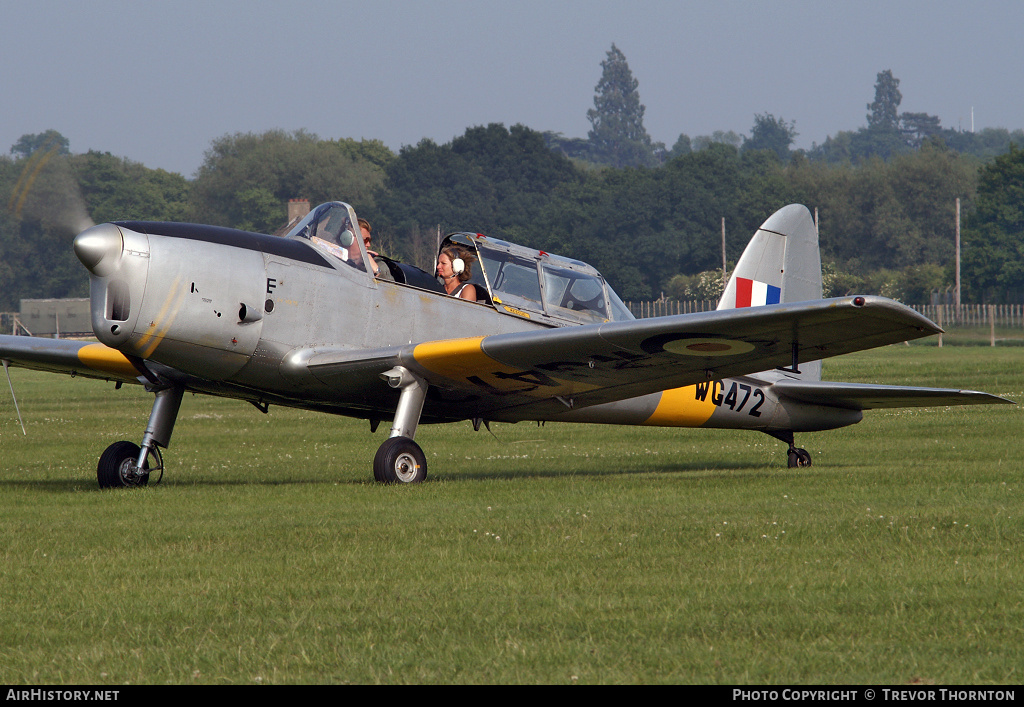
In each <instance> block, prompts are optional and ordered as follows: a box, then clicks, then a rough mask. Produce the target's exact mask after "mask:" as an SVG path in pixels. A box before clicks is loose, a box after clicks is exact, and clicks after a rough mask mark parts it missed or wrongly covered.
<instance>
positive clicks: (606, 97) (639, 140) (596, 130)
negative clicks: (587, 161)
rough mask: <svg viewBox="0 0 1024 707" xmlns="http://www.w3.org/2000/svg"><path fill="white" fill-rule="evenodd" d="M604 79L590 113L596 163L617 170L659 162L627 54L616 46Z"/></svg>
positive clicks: (604, 64) (605, 64) (604, 68)
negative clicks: (645, 121)
mask: <svg viewBox="0 0 1024 707" xmlns="http://www.w3.org/2000/svg"><path fill="white" fill-rule="evenodd" d="M601 68H602V73H601V80H600V81H599V82H598V83H597V86H596V87H595V89H594V90H595V91H596V93H595V95H594V107H593V108H592V109H590V110H588V111H587V120H589V121H590V124H591V126H593V127H592V128H591V130H590V132H589V133H588V134H587V137H588V139H589V143H590V156H591V159H592V160H593V161H594V162H598V163H600V164H608V165H611V166H613V167H635V166H649V165H653V164H655V163H656V161H657V160H656V157H655V150H654V148H655V146H654V145H653V144H652V143H651V136H650V135H648V134H647V131H646V130H645V129H644V110H646V109H645V108H644V106H643V105H642V104H641V103H640V94H639V93H638V92H637V86H639V85H640V82H639V81H637V80H636V79H635V78H633V72H631V71H630V70H629V64H627V63H626V57H625V55H624V54H623V53H622V52H621V51H620V50H619V48H618V47H616V46H615V45H614V44H612V48H611V50H610V51H609V52H608V57H607V58H606V59H605V60H604V61H602V62H601Z"/></svg>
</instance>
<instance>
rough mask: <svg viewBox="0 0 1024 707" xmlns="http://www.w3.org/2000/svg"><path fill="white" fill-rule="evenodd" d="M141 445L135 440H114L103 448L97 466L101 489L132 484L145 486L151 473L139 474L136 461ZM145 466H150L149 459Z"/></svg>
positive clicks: (97, 476)
mask: <svg viewBox="0 0 1024 707" xmlns="http://www.w3.org/2000/svg"><path fill="white" fill-rule="evenodd" d="M140 451H141V449H140V447H139V445H137V444H135V443H134V442H114V443H113V444H112V445H110V446H109V447H107V448H106V449H105V450H103V454H102V455H100V463H99V464H98V465H97V466H96V479H97V481H99V482H100V488H101V489H117V488H125V487H131V486H145V485H146V484H148V483H149V474H139V473H137V472H136V470H135V462H137V461H138V459H139V452H140ZM145 468H146V469H148V468H149V460H147V461H146V464H145Z"/></svg>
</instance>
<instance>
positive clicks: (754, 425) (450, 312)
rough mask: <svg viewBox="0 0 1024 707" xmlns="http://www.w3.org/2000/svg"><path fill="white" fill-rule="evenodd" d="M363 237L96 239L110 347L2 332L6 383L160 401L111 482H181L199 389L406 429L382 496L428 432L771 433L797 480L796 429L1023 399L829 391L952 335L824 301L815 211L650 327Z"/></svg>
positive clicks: (193, 229)
mask: <svg viewBox="0 0 1024 707" xmlns="http://www.w3.org/2000/svg"><path fill="white" fill-rule="evenodd" d="M357 223H358V221H357V218H356V213H355V211H354V210H353V208H352V207H351V206H349V205H348V204H345V203H342V202H329V203H326V204H322V205H320V206H318V207H317V208H315V209H314V210H312V211H311V212H310V213H309V215H308V216H306V218H305V219H304V220H302V221H301V222H299V223H298V224H297V225H296V226H295V227H294V228H293V229H292V230H291V232H289V233H288V234H287V235H286V236H284V237H278V236H270V235H261V234H256V233H249V232H243V231H237V230H232V229H228V228H220V227H214V226H203V225H196V224H185V223H151V222H140V221H123V222H120V221H119V222H115V223H105V224H102V225H99V226H94V227H92V228H89V229H87V230H85V231H83V232H82V233H80V234H79V235H78V236H77V237H76V238H75V242H74V249H75V253H76V255H77V256H78V258H79V260H81V261H82V263H83V264H84V265H85V267H86V268H87V269H88V270H89V273H90V297H91V311H92V326H93V331H94V333H95V335H96V338H97V339H98V340H99V343H96V342H92V343H89V342H80V341H66V340H55V339H43V338H32V337H24V336H0V359H2V361H3V365H4V368H5V369H6V368H7V367H8V366H12V365H13V366H21V367H25V368H32V369H38V370H44V371H54V372H62V373H70V374H72V375H80V376H86V377H90V378H100V379H105V380H108V381H113V382H115V384H116V386H115V387H116V388H120V387H121V384H122V383H132V384H138V385H142V386H144V387H145V388H146V390H148V391H149V392H152V393H153V394H154V397H155V400H154V403H153V409H152V413H151V414H150V417H149V423H148V425H147V426H146V430H145V432H144V434H143V436H142V444H141V446H140V445H137V444H135V443H134V442H130V441H121V442H115V443H114V444H112V445H110V446H109V447H108V448H107V449H106V450H105V451H104V452H103V453H102V455H101V456H100V459H99V464H98V467H97V478H98V480H99V484H100V486H101V487H105V488H107V487H123V486H140V485H144V484H146V483H148V481H149V479H150V477H151V475H152V474H153V473H154V472H156V471H159V472H160V476H161V478H162V474H163V469H164V461H163V457H162V453H161V449H166V448H167V446H168V444H169V443H170V440H171V432H172V430H173V428H174V423H175V419H176V417H177V414H178V410H179V407H180V405H181V401H182V396H183V394H184V393H185V391H191V392H193V393H203V394H207V395H215V396H220V397H226V398H235V399H238V400H245V401H248V402H250V403H252V404H253V405H254V406H255V407H257V408H258V409H259V410H260V411H262V412H264V413H266V412H267V411H268V409H269V407H270V406H271V405H283V406H287V407H295V408H304V409H308V410H317V411H321V412H327V413H332V414H338V415H346V416H350V417H355V418H361V419H366V420H368V421H369V423H370V430H371V431H376V429H377V426H378V424H379V423H380V422H381V421H383V420H391V421H392V422H391V433H390V435H389V436H388V438H387V439H386V440H385V441H384V443H383V444H381V446H380V447H379V449H378V451H377V453H376V455H375V458H374V461H373V474H374V478H375V479H376V480H377V481H379V482H382V483H417V482H421V481H423V480H424V479H425V478H426V475H427V462H426V457H425V455H424V453H423V450H422V449H421V448H420V446H419V445H418V444H417V443H416V442H415V441H414V438H415V436H416V429H417V426H418V425H419V424H420V423H421V422H423V423H440V422H453V421H460V420H472V422H473V426H474V428H475V429H477V430H479V428H480V426H481V424H485V425H487V424H489V423H490V422H495V421H497V422H518V421H523V420H531V421H532V420H536V421H548V420H552V421H568V422H586V423H607V424H620V425H656V426H668V427H707V428H731V429H749V430H758V431H761V432H765V433H767V434H769V435H771V436H773V437H775V438H777V439H779V440H781V441H783V442H785V443H787V444H788V446H789V451H788V464H789V466H791V467H797V466H809V465H810V463H811V457H810V455H809V454H808V453H807V452H806V451H805V450H804V449H800V448H798V447H796V446H795V444H794V433H796V432H810V431H817V430H827V429H833V428H837V427H843V426H845V425H852V424H854V423H856V422H859V421H860V420H861V417H862V413H863V411H864V410H866V409H870V408H889V407H911V406H929V405H967V404H978V403H1009V402H1011V401H1008V400H1005V399H1003V398H999V397H996V396H993V395H989V394H986V393H982V392H976V391H964V390H955V389H940V388H915V387H905V386H884V385H861V384H852V383H835V382H826V381H822V380H821V359H824V358H828V357H831V356H839V355H842V354H846V353H850V352H854V351H860V350H864V349H870V348H873V347H877V346H884V345H887V344H893V343H899V342H903V341H907V340H910V339H917V338H920V337H924V336H928V335H931V334H936V333H939V332H940V331H941V330H940V329H939V327H937V326H936V325H935V324H933V323H932V322H931V321H930V320H928V319H927V318H925V317H923V316H921V315H919V314H918V313H916V312H915V311H913V310H912V309H910V308H908V307H906V306H904V305H902V304H899V303H897V302H894V301H892V300H889V299H885V298H882V297H874V296H852V297H851V296H847V297H839V298H833V299H822V298H821V263H820V259H819V253H818V238H817V231H816V228H815V225H814V222H813V220H812V218H811V215H810V213H809V212H808V210H807V209H806V208H805V207H804V206H800V205H795V204H794V205H790V206H786V207H784V208H783V209H781V210H779V211H778V212H776V213H775V214H773V215H772V216H771V217H770V218H769V219H768V220H767V221H765V222H764V224H763V225H762V226H761V227H760V228H759V229H758V230H757V232H756V233H755V234H754V236H753V238H752V240H751V241H750V243H749V245H748V246H747V248H746V250H745V251H744V252H743V255H742V256H741V258H740V260H739V262H738V263H737V266H736V269H735V272H734V273H733V275H732V278H731V280H730V281H729V283H728V285H727V288H726V290H725V293H724V295H723V297H722V299H721V302H720V304H719V306H718V309H717V311H714V312H705V313H699V314H681V315H675V316H667V317H655V318H650V319H635V318H634V317H633V316H632V315H631V314H630V312H629V310H628V309H627V308H626V307H625V306H624V305H623V303H622V301H621V300H620V299H619V297H618V296H617V295H616V294H615V292H614V291H613V290H612V288H611V287H610V286H609V285H608V283H607V282H606V281H605V279H604V278H603V277H602V276H601V274H600V273H599V272H598V271H597V270H595V269H594V268H592V267H590V266H589V265H587V264H586V263H583V262H580V261H578V260H572V259H569V258H563V257H559V256H557V255H553V254H550V253H546V252H544V251H537V250H532V249H529V248H525V247H522V246H519V245H515V244H513V243H509V242H506V241H503V240H499V239H496V238H490V237H486V236H483V235H481V234H477V233H454V234H451V235H449V236H447V237H446V238H445V240H444V242H443V243H442V250H444V249H445V248H446V247H448V246H452V245H454V246H457V247H458V248H460V249H461V253H464V254H465V258H461V257H460V258H456V259H455V260H457V261H459V262H455V261H454V260H453V261H452V262H451V266H452V270H453V271H455V273H457V272H458V270H460V269H461V270H462V271H463V272H465V273H467V274H469V273H471V274H472V276H471V277H470V278H469V282H470V283H472V284H474V285H475V289H476V293H477V298H476V301H470V300H466V299H461V298H457V297H452V296H449V295H448V294H447V293H446V290H445V289H444V288H443V287H442V286H441V284H439V281H438V278H436V277H435V276H434V275H433V274H429V273H427V272H425V271H423V270H420V269H417V268H415V267H412V266H410V265H408V264H405V263H401V262H397V261H393V260H389V259H386V258H378V259H376V260H374V259H373V255H371V254H368V253H367V250H366V248H365V247H364V245H363V242H362V239H361V238H358V237H356V235H355V234H357V233H358V230H357V226H356V224H357ZM624 247H625V245H624ZM467 262H468V265H467ZM459 266H461V267H459ZM374 270H377V271H382V273H383V275H384V276H385V277H380V276H378V277H375V276H374V274H373V272H374ZM455 273H453V274H450V275H448V277H449V278H450V277H452V276H454V274H455ZM441 274H442V275H444V274H445V273H441ZM462 277H463V278H465V275H463V276H462ZM9 375H10V374H9V373H8V377H9ZM9 382H10V381H9ZM12 391H13V387H12Z"/></svg>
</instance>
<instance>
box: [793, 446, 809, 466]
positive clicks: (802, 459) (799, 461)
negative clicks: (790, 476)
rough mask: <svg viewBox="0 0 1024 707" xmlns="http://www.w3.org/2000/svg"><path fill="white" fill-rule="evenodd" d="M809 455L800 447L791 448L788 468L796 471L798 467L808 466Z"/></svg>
mask: <svg viewBox="0 0 1024 707" xmlns="http://www.w3.org/2000/svg"><path fill="white" fill-rule="evenodd" d="M810 465H811V455H810V453H809V452H808V451H807V450H806V449H801V448H800V447H793V448H791V449H790V450H789V468H790V469H796V468H798V467H804V466H810Z"/></svg>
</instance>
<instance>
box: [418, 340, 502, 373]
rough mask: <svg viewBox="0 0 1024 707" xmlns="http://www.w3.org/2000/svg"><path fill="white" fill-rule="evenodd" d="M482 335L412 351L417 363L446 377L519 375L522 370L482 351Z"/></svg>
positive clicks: (429, 345)
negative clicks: (497, 374) (484, 374)
mask: <svg viewBox="0 0 1024 707" xmlns="http://www.w3.org/2000/svg"><path fill="white" fill-rule="evenodd" d="M483 340H484V337H482V336H475V337H472V338H468V339H446V340H444V341H428V342H427V343H425V344H419V345H417V346H416V348H415V349H414V350H413V357H414V358H415V359H416V363H418V364H420V365H421V366H423V367H424V368H426V369H427V370H428V371H432V372H433V373H436V374H438V375H440V376H444V377H445V378H453V379H455V380H465V379H466V377H467V376H471V375H480V374H481V373H491V372H499V373H519V372H521V370H522V369H519V368H513V367H512V366H507V365H505V364H504V363H499V362H498V361H495V360H494V359H493V358H491V357H490V356H488V355H487V354H485V353H484V352H483V349H482V348H481V347H480V343H481V342H482V341H483Z"/></svg>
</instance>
